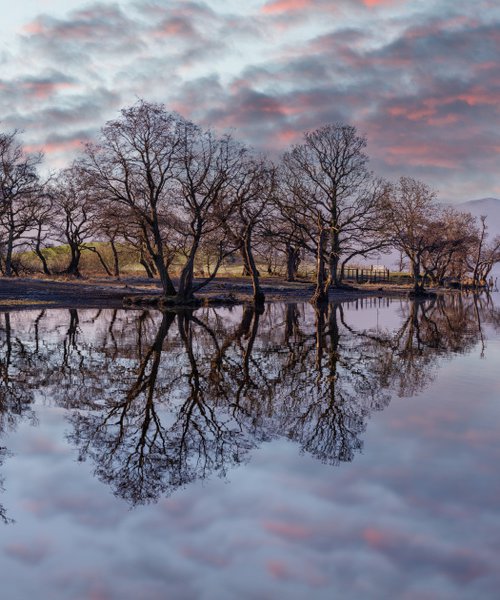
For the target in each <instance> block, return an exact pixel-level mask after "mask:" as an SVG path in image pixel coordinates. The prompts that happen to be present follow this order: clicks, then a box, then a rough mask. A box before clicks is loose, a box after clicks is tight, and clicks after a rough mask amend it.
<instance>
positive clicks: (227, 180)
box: [176, 121, 245, 303]
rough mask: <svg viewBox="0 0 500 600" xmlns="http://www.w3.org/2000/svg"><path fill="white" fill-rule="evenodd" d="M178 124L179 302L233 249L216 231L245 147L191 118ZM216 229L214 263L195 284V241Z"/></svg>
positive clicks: (220, 226) (220, 230)
mask: <svg viewBox="0 0 500 600" xmlns="http://www.w3.org/2000/svg"><path fill="white" fill-rule="evenodd" d="M180 128H181V133H180V139H181V144H180V161H179V170H178V173H177V177H176V179H177V182H178V184H179V185H180V195H179V196H178V200H177V202H176V208H177V213H176V214H177V216H178V220H179V222H180V223H181V228H180V229H178V232H179V233H180V234H181V235H182V236H183V237H184V246H185V249H186V250H185V255H186V262H185V264H184V267H183V268H182V271H181V274H180V277H179V286H178V290H177V295H176V301H177V302H180V303H184V302H189V301H192V300H193V298H194V294H195V293H196V292H197V291H198V290H200V289H201V288H203V287H204V286H205V285H207V283H209V282H210V281H211V280H212V279H213V278H214V277H215V275H216V274H217V272H218V270H219V267H220V265H221V264H222V261H223V259H224V258H226V257H227V256H228V255H229V254H231V253H232V252H234V247H232V245H231V243H230V239H229V237H228V236H224V235H221V234H223V232H224V231H225V228H224V223H225V221H226V220H227V218H228V216H229V215H228V212H227V207H226V203H225V200H226V198H227V194H229V193H230V186H231V185H232V182H233V178H234V177H236V176H237V173H238V170H239V165H240V161H241V159H242V156H243V155H244V153H245V150H244V149H243V148H242V147H241V146H239V145H238V144H236V143H235V142H234V140H233V139H232V138H231V137H230V136H223V137H221V138H218V137H216V136H215V135H214V134H213V133H212V132H211V131H204V130H203V129H201V128H200V127H198V126H197V125H194V124H193V123H189V122H187V121H183V122H182V123H181V124H180ZM215 232H218V233H217V234H216V235H217V236H218V237H219V244H218V246H219V250H218V256H217V258H216V260H215V264H214V266H213V269H212V270H211V272H210V273H208V276H207V277H206V278H205V279H204V280H203V281H201V282H199V283H196V284H195V283H194V266H195V260H196V256H197V254H198V251H199V250H200V245H201V243H202V240H203V239H204V238H206V237H207V236H211V235H213V234H214V233H215Z"/></svg>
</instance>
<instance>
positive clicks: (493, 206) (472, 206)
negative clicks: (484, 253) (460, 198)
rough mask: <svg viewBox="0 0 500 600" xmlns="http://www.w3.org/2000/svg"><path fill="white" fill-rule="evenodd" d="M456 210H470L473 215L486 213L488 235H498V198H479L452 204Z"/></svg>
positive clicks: (478, 215) (499, 217) (499, 226)
mask: <svg viewBox="0 0 500 600" xmlns="http://www.w3.org/2000/svg"><path fill="white" fill-rule="evenodd" d="M454 206H455V208H457V209H458V210H463V211H464V212H470V213H471V214H472V215H473V216H475V217H480V216H482V215H486V217H487V221H486V222H487V224H488V232H489V234H490V236H495V235H500V199H499V198H480V199H479V200H468V201H467V202H462V203H461V204H456V205H454Z"/></svg>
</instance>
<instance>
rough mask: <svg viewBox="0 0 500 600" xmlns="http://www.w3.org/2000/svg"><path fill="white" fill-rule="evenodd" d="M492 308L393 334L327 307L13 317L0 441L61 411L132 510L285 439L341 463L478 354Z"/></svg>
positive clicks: (470, 307)
mask: <svg viewBox="0 0 500 600" xmlns="http://www.w3.org/2000/svg"><path fill="white" fill-rule="evenodd" d="M486 300H487V299H486V298H484V297H481V298H478V297H477V296H474V295H470V296H468V297H463V296H450V297H445V296H438V297H436V298H433V299H431V300H429V301H415V302H410V303H400V311H401V319H400V321H399V324H398V325H397V326H395V327H394V328H393V329H390V330H389V329H387V330H386V329H382V330H379V329H378V328H370V329H363V328H360V327H359V325H356V323H357V322H358V319H357V318H356V317H357V312H356V311H347V310H346V309H345V307H344V306H343V305H341V304H334V303H332V304H330V305H328V306H317V307H315V308H313V307H311V306H309V305H307V304H302V305H298V304H287V305H284V304H269V305H267V307H266V309H265V311H264V312H263V313H262V312H260V311H258V310H255V308H254V307H251V306H247V307H237V308H233V309H232V310H231V311H230V310H228V309H211V308H210V309H209V308H206V309H202V310H198V311H180V312H165V313H159V312H156V311H153V312H147V311H144V312H138V311H133V312H131V311H123V310H120V311H116V310H115V311H112V310H99V311H92V310H89V309H87V310H84V311H77V310H68V311H57V312H54V311H49V310H47V311H41V312H39V313H30V314H29V318H26V317H27V315H26V314H24V315H23V314H21V313H14V314H13V315H9V314H4V315H1V319H2V323H1V325H2V327H1V328H0V349H1V350H2V352H1V358H0V369H1V379H0V434H1V433H2V432H5V431H6V430H9V429H13V428H15V427H16V425H17V423H18V422H19V421H20V420H21V419H31V420H33V421H35V420H36V400H37V399H38V402H43V403H48V404H49V405H56V406H59V407H61V408H64V409H67V411H68V413H67V418H68V421H69V422H70V423H71V431H70V432H69V433H68V440H69V441H70V443H71V444H73V445H74V446H75V447H76V448H77V449H78V452H79V457H80V459H81V460H91V461H92V463H93V464H94V465H95V473H96V475H97V476H98V477H99V478H100V479H101V480H102V481H105V482H106V483H108V484H109V485H110V486H111V488H112V489H113V491H114V493H115V494H117V495H118V496H120V497H123V498H125V499H126V500H127V501H128V502H130V503H131V504H137V503H144V502H149V501H153V500H156V499H157V498H158V497H159V496H160V495H163V494H170V493H172V492H174V491H175V490H176V489H177V488H179V487H182V486H184V485H187V484H189V483H191V482H194V481H196V480H198V479H202V478H204V477H207V476H209V475H215V474H216V475H221V476H224V475H225V474H226V473H227V472H228V470H229V469H230V468H232V467H233V466H234V465H236V464H239V463H242V462H244V461H246V460H248V457H249V455H250V452H251V451H252V450H253V449H255V448H257V447H258V446H260V445H261V444H262V443H263V442H266V441H269V440H273V439H278V438H288V439H290V440H292V441H293V442H295V443H296V444H297V446H298V447H299V448H300V449H301V451H304V452H306V453H308V454H310V455H312V456H314V457H315V458H317V459H318V460H321V461H323V462H325V463H328V464H338V463H340V462H348V461H351V460H353V458H354V456H355V454H356V453H357V452H358V451H360V450H361V449H362V446H363V441H362V436H363V433H364V431H365V429H366V427H367V423H368V419H369V418H370V415H371V414H372V413H373V412H374V411H378V410H382V409H383V408H384V407H386V406H387V404H388V403H389V401H390V398H391V397H393V396H394V395H398V396H414V395H415V394H417V393H419V392H420V391H421V390H423V389H424V388H425V386H426V385H428V384H429V382H431V381H432V379H433V378H434V377H435V375H436V373H437V371H438V369H439V365H440V362H441V359H442V358H444V357H446V356H449V354H450V353H465V352H468V351H470V350H472V349H473V348H475V347H477V345H478V344H479V345H480V346H479V347H480V348H481V344H483V348H484V336H483V323H487V322H489V323H491V324H492V325H493V326H495V327H497V328H498V327H500V315H499V314H498V311H497V310H496V309H495V308H494V307H492V306H488V305H487V304H486V303H485V302H486ZM374 301H376V300H374ZM383 302H387V303H389V302H390V300H387V299H386V300H383ZM0 445H1V444H0ZM6 452H7V450H6V449H2V448H0V463H1V461H2V458H3V456H4V455H5V453H6ZM1 518H4V519H6V518H7V516H6V515H5V514H4V513H2V511H1V510H0V519H1Z"/></svg>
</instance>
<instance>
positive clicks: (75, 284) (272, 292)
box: [0, 277, 456, 312]
mask: <svg viewBox="0 0 500 600" xmlns="http://www.w3.org/2000/svg"><path fill="white" fill-rule="evenodd" d="M261 287H262V289H263V291H264V294H265V296H266V299H265V302H266V303H268V302H270V303H272V302H287V303H291V302H309V300H310V299H311V296H312V295H313V291H314V284H313V283H312V282H310V281H296V282H286V281H284V280H282V279H280V278H277V277H266V278H263V279H262V281H261ZM429 291H431V292H432V293H438V294H439V293H449V292H452V293H453V292H456V290H451V289H450V290H448V289H443V288H433V289H432V290H429ZM410 292H411V286H404V285H398V284H380V283H373V284H361V285H358V286H353V287H352V289H340V290H332V291H330V294H329V300H330V301H338V302H349V301H352V300H356V299H358V298H369V297H380V298H407V297H408V296H409V294H410ZM141 297H142V298H151V301H150V302H149V303H147V302H145V303H143V304H141V303H140V302H134V301H133V299H134V298H137V299H139V298H141ZM157 297H158V298H159V297H161V288H160V284H159V282H157V281H152V280H150V279H146V278H138V277H128V278H124V279H121V280H117V279H109V278H101V277H89V278H82V279H76V280H69V281H65V280H63V279H56V278H46V279H44V278H28V277H20V278H13V277H12V278H0V311H2V312H10V311H19V310H30V309H31V310H32V309H50V308H124V309H126V310H127V309H140V308H144V309H147V308H152V309H155V310H158V309H159V307H158V306H157V305H153V304H151V303H152V302H153V303H154V302H155V299H156V298H157ZM124 298H128V299H132V302H131V303H129V304H127V305H124ZM197 298H199V299H200V300H201V301H202V303H205V304H206V305H210V304H211V303H212V304H213V305H214V306H215V305H217V306H224V305H225V304H227V305H228V306H230V305H234V304H245V303H249V302H252V285H251V282H250V280H249V278H245V277H221V278H216V279H214V280H213V281H212V282H210V284H208V285H207V286H206V288H204V289H203V291H201V292H199V293H198V294H197ZM225 298H227V302H225ZM230 298H232V299H233V300H230ZM177 308H181V307H177Z"/></svg>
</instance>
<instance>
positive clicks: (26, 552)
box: [5, 540, 50, 565]
mask: <svg viewBox="0 0 500 600" xmlns="http://www.w3.org/2000/svg"><path fill="white" fill-rule="evenodd" d="M5 553H6V554H7V555H8V556H10V557H11V558H15V559H17V560H19V561H20V562H23V563H26V564H28V565H38V564H40V563H41V562H42V561H43V560H45V558H47V556H48V554H49V553H50V544H49V542H48V541H47V540H34V541H30V543H29V544H24V543H22V542H13V543H11V544H8V545H7V546H6V548H5Z"/></svg>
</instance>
